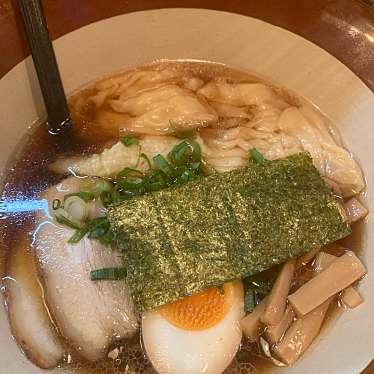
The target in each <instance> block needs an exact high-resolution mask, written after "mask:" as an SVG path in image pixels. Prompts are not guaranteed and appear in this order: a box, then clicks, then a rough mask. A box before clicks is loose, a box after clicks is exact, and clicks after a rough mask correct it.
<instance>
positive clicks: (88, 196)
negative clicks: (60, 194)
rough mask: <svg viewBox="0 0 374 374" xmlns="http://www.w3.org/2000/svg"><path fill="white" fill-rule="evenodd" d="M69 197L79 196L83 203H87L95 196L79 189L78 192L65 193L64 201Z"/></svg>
mask: <svg viewBox="0 0 374 374" xmlns="http://www.w3.org/2000/svg"><path fill="white" fill-rule="evenodd" d="M70 197H79V198H80V199H82V200H83V201H84V202H85V203H88V202H90V201H92V200H93V199H94V198H95V196H94V195H93V194H92V193H90V192H84V191H80V192H73V193H69V194H67V195H65V196H64V201H65V202H66V200H67V199H69V198H70Z"/></svg>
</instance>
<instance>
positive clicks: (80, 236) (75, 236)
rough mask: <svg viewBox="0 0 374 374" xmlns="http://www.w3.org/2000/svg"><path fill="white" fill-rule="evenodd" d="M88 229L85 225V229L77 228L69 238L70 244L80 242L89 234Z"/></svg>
mask: <svg viewBox="0 0 374 374" xmlns="http://www.w3.org/2000/svg"><path fill="white" fill-rule="evenodd" d="M87 232H88V229H87V227H84V228H83V229H80V230H76V231H75V233H74V234H73V236H72V237H71V238H70V239H69V240H68V243H69V244H77V243H79V242H80V241H81V240H82V239H83V238H84V237H85V235H86V234H87Z"/></svg>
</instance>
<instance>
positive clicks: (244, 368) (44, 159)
mask: <svg viewBox="0 0 374 374" xmlns="http://www.w3.org/2000/svg"><path fill="white" fill-rule="evenodd" d="M165 66H167V67H169V68H171V69H177V70H178V71H180V70H182V71H183V74H184V75H185V76H194V77H198V78H199V79H202V80H203V81H205V82H206V81H209V80H210V79H212V78H215V77H217V76H220V77H226V78H227V77H229V81H231V82H235V83H236V82H241V81H246V82H248V81H251V82H256V81H258V79H257V78H256V77H255V76H254V75H250V74H247V73H244V72H240V71H237V70H233V69H229V68H227V67H224V66H222V65H218V64H211V63H198V62H185V63H184V62H177V63H175V62H171V63H168V62H165V63H161V64H160V65H158V67H159V68H163V67H165ZM156 67H157V65H156ZM154 68H155V65H151V66H148V67H144V68H143V69H144V70H149V69H154ZM116 76H118V75H116ZM116 76H113V78H115V77H116ZM93 91H94V88H93V87H92V86H91V87H88V88H85V89H83V90H81V91H79V92H78V93H76V94H75V95H73V96H72V98H71V99H70V106H71V108H72V115H73V119H74V122H75V125H76V128H75V129H74V131H73V132H72V133H71V134H70V136H69V137H68V138H65V139H64V138H54V137H52V136H50V135H48V132H47V131H46V124H45V123H42V124H40V125H39V126H36V127H35V128H33V129H32V130H31V131H30V133H29V134H28V135H27V137H28V139H29V140H28V141H27V143H26V145H25V146H24V147H23V148H22V149H17V151H16V152H15V156H14V159H13V162H12V166H11V168H10V169H9V170H8V171H7V173H6V175H5V176H4V177H3V182H2V183H3V184H2V188H3V190H2V196H1V201H2V202H3V203H5V205H4V207H3V208H2V210H1V209H0V223H1V227H0V249H1V252H0V264H1V271H2V276H7V260H8V259H9V257H10V256H12V249H13V248H15V247H16V246H17V244H18V242H19V241H20V240H23V239H24V238H26V239H27V240H28V242H29V243H31V241H32V236H33V233H34V230H35V212H36V211H38V210H45V209H48V206H45V204H44V205H43V202H42V201H43V200H40V199H39V196H40V193H41V192H42V191H44V190H46V189H47V188H48V187H50V186H52V185H55V184H57V183H58V182H59V181H60V180H61V179H62V178H63V176H62V175H59V174H56V173H54V172H52V171H51V170H50V169H49V168H48V165H49V164H50V163H51V162H53V161H55V160H56V159H57V158H59V157H62V156H64V157H66V156H70V155H89V154H92V153H96V152H100V151H101V150H102V149H103V148H105V147H107V146H108V145H111V144H114V143H115V142H116V141H118V138H119V133H118V131H117V129H115V128H114V129H113V128H109V129H108V128H106V129H103V128H102V126H101V125H100V123H99V122H100V116H101V115H102V110H108V108H107V107H106V106H103V107H101V108H100V110H98V109H96V108H95V107H94V106H93V105H84V106H83V107H80V104H79V103H80V101H82V100H83V101H84V100H85V98H87V97H88V96H90V95H92V93H93ZM278 92H279V93H281V94H282V95H283V97H284V98H285V100H286V101H287V102H288V103H290V104H293V105H298V104H299V103H300V102H303V100H302V99H300V98H297V97H294V96H292V95H290V94H288V93H286V92H285V91H283V90H278ZM77 108H79V109H77ZM363 234H364V224H363V223H359V224H355V225H354V226H353V234H352V235H351V236H350V237H349V238H347V239H345V240H344V241H342V242H341V243H337V244H334V245H332V246H331V247H329V248H328V251H329V252H331V253H335V254H336V253H339V252H341V251H342V250H343V249H342V248H347V249H350V250H353V251H355V252H356V253H361V250H362V238H363ZM27 253H28V255H29V253H30V249H27ZM19 255H22V253H21V254H19ZM23 255H25V254H23ZM26 263H27V262H26ZM23 271H25V272H28V271H29V269H28V268H27V267H26V266H25V267H24V269H23ZM310 273H311V268H310V266H309V265H307V266H305V267H304V268H303V269H302V271H301V272H300V277H301V278H303V279H304V278H305V277H306V278H308V274H310ZM309 276H310V275H309ZM337 310H338V309H337V306H336V305H335V306H334V307H332V308H330V311H329V318H328V319H327V320H328V323H330V322H331V320H335V319H336V315H339V313H338V312H337ZM65 343H66V342H64V344H65ZM68 352H69V353H68V354H67V355H66V358H65V363H63V364H62V368H64V369H66V368H69V369H70V370H73V371H74V372H77V373H82V374H83V373H85V374H86V373H87V374H88V373H90V374H95V373H97V374H98V373H100V374H106V373H107V374H112V373H116V374H117V373H118V374H120V373H156V372H155V370H154V369H153V368H152V366H151V364H150V362H149V360H148V358H147V357H146V355H145V353H144V351H143V349H142V345H141V335H140V334H137V335H136V336H135V337H134V338H132V339H131V340H129V341H120V342H117V343H115V344H113V346H112V347H111V352H112V353H111V354H110V356H111V358H107V359H106V360H102V361H100V362H98V363H95V364H92V363H89V362H88V361H86V360H84V359H82V358H80V357H79V356H78V355H77V354H76V353H75V352H74V350H72V349H68ZM273 367H274V366H273V364H272V363H271V362H270V361H268V360H267V359H265V358H264V357H263V356H262V355H261V354H260V353H259V348H258V347H257V346H256V345H250V344H249V343H248V342H246V341H245V340H243V343H242V348H241V349H240V351H239V352H238V353H237V355H236V357H235V359H234V361H233V363H232V364H231V365H230V367H229V368H228V369H226V370H225V374H239V373H240V374H255V373H258V374H260V373H267V372H269V371H270V370H271V369H272V368H273Z"/></svg>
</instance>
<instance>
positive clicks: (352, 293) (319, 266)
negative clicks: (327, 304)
mask: <svg viewBox="0 0 374 374" xmlns="http://www.w3.org/2000/svg"><path fill="white" fill-rule="evenodd" d="M336 258H337V257H336V256H333V255H330V254H329V253H326V252H320V253H319V254H318V256H317V260H316V263H315V271H317V272H320V271H322V270H324V269H326V268H327V267H329V266H330V265H331V264H332V263H333V262H334V260H336ZM340 299H341V301H342V302H343V304H344V305H346V306H347V307H349V308H350V309H354V308H356V307H358V306H359V305H360V304H362V303H363V302H364V300H363V298H362V297H361V295H360V294H359V292H358V291H357V290H355V289H354V288H353V286H349V287H348V288H346V289H345V290H344V291H343V292H342V295H341V298H340Z"/></svg>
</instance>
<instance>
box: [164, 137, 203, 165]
mask: <svg viewBox="0 0 374 374" xmlns="http://www.w3.org/2000/svg"><path fill="white" fill-rule="evenodd" d="M201 154H202V152H201V147H200V145H199V143H197V142H196V141H194V140H192V141H187V140H185V141H183V142H182V143H180V144H178V145H176V146H175V147H174V148H173V149H172V150H171V151H170V153H169V154H168V158H169V159H170V161H171V162H172V163H173V164H175V165H177V166H181V165H189V164H191V163H194V162H201Z"/></svg>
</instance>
